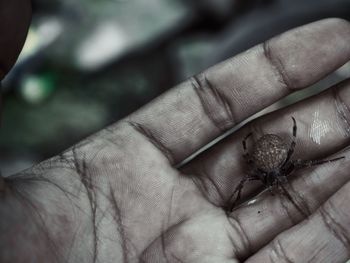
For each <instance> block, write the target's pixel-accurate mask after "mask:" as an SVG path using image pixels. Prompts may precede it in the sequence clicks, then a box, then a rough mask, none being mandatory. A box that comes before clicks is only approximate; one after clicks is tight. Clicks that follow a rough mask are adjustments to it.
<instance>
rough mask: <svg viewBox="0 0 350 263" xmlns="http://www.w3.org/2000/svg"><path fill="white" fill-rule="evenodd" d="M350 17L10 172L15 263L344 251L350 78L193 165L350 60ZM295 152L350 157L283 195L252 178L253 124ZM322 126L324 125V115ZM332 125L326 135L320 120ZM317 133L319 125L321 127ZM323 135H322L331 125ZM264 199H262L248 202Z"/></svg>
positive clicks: (7, 205)
mask: <svg viewBox="0 0 350 263" xmlns="http://www.w3.org/2000/svg"><path fill="white" fill-rule="evenodd" d="M349 43H350V25H349V23H348V22H345V21H343V20H338V19H329V20H323V21H319V22H316V23H313V24H309V25H306V26H304V27H301V28H298V29H295V30H293V31H290V32H287V33H285V34H283V35H281V36H278V37H276V38H274V39H272V40H270V41H268V42H266V43H264V44H262V45H259V46H256V47H254V48H252V49H251V50H249V51H247V52H245V53H243V54H240V55H238V56H236V57H235V58H233V59H230V60H228V61H225V62H223V63H221V64H219V65H217V66H214V67H213V68H210V69H209V70H207V71H206V72H204V73H201V74H199V75H198V76H196V77H194V78H192V79H190V80H188V81H186V82H185V83H182V84H180V85H178V86H177V87H175V88H174V89H172V90H170V91H168V92H166V93H165V94H163V95H162V96H160V97H159V98H157V99H156V100H154V101H153V102H151V103H150V104H148V105H146V106H145V107H143V108H141V109H140V110H139V111H137V112H135V113H133V114H132V115H130V116H128V117H127V118H125V119H123V120H121V121H120V122H118V123H116V124H115V125H112V126H110V127H108V128H106V129H104V130H103V131H101V132H99V133H98V134H96V135H94V136H91V137H90V138H88V139H86V140H84V141H83V142H81V143H79V144H78V145H75V146H73V147H72V148H71V149H68V150H67V151H65V152H64V153H62V154H60V155H59V156H56V157H54V158H52V159H50V160H47V161H45V162H43V163H41V164H39V165H37V166H35V167H33V168H32V169H29V170H28V171H24V172H22V173H20V174H18V175H15V176H12V177H10V178H8V179H7V180H6V190H5V191H4V192H3V197H2V199H1V202H0V222H1V224H0V227H1V229H0V230H1V233H2V235H1V238H0V244H1V252H0V261H1V262H26V261H28V259H31V260H33V261H36V262H56V261H57V262H152V263H153V262H201V263H203V262H217V263H221V262H239V261H246V262H344V261H345V260H346V259H348V258H349V257H350V256H349V253H350V240H349V236H350V207H349V206H348V202H349V201H350V195H349V194H348V191H349V189H350V183H348V181H349V179H350V175H349V174H348V170H347V169H349V167H350V163H349V162H348V161H347V160H348V158H349V157H350V153H349V152H348V150H342V149H344V147H345V146H347V145H348V142H349V126H348V125H349V118H350V117H349V116H350V115H349V114H350V112H349V110H348V106H347V105H349V103H350V82H349V81H345V82H343V83H341V84H339V85H337V86H335V87H333V88H331V89H329V90H327V91H325V92H323V93H321V94H319V95H316V96H314V97H312V98H309V99H307V100H305V101H302V102H300V103H296V104H294V105H291V106H289V107H287V108H284V109H281V110H278V111H275V112H272V113H270V114H268V115H265V116H263V117H260V118H258V119H255V120H253V121H252V122H250V123H248V124H247V125H245V126H243V127H242V128H241V129H239V130H238V131H236V132H234V133H233V134H231V135H230V136H228V137H227V138H225V139H224V140H222V141H220V142H219V143H217V144H216V145H215V146H213V147H211V148H209V149H207V150H206V151H204V152H203V153H201V154H200V155H199V156H197V157H196V158H195V159H193V160H191V161H189V162H188V163H186V164H185V165H184V166H182V167H180V168H177V166H176V165H177V164H179V163H180V162H182V161H183V160H184V159H186V158H187V157H188V156H190V155H191V154H193V153H194V152H195V151H197V150H198V149H199V148H201V147H203V146H205V145H206V144H207V143H208V142H210V141H211V140H213V139H214V138H216V137H217V136H219V135H220V134H222V133H223V132H225V131H226V130H227V129H229V128H231V127H233V126H235V125H236V124H238V123H240V122H242V121H244V120H245V119H246V118H248V117H249V116H251V115H252V114H254V113H256V112H258V111H260V110H261V109H263V108H265V107H267V106H269V105H271V104H272V103H273V102H275V101H277V100H278V99H280V98H282V97H284V96H286V95H288V94H290V93H291V92H293V91H295V90H298V89H301V88H304V87H307V86H309V85H311V84H313V83H314V82H316V81H318V80H319V79H321V78H323V77H324V76H325V75H326V74H328V73H331V72H332V71H334V70H335V69H336V68H338V67H339V66H341V65H342V64H344V63H346V62H347V61H348V60H349V59H350V45H349ZM291 116H294V117H295V119H296V120H297V124H298V135H297V146H296V152H295V155H294V158H298V157H300V158H302V159H315V158H319V157H326V156H328V155H335V156H336V155H337V152H339V151H341V153H340V154H339V156H340V155H342V156H343V155H344V156H346V159H345V160H342V161H339V162H334V163H331V164H327V165H324V166H318V167H315V168H313V169H305V170H300V171H299V172H298V173H297V174H294V176H293V178H291V186H286V187H287V189H288V191H290V192H291V193H292V194H293V196H295V197H296V200H295V201H296V202H297V203H298V204H300V205H301V206H302V207H306V208H307V211H309V212H310V216H309V217H308V218H304V217H303V215H302V214H300V212H299V211H298V209H296V207H295V206H294V205H293V204H291V203H290V202H289V201H288V200H286V199H285V198H283V197H282V196H280V195H274V196H272V195H270V194H269V193H263V194H261V195H259V196H258V198H253V199H252V197H253V196H255V195H256V194H257V193H258V191H259V184H249V185H247V186H246V188H244V191H243V193H242V200H243V201H247V203H246V204H245V205H242V206H240V207H237V209H235V210H234V211H233V212H232V213H227V211H225V208H226V207H228V206H229V203H228V199H229V197H230V195H231V194H232V191H233V189H234V188H235V186H236V185H237V184H238V182H239V181H240V180H241V178H242V177H243V176H244V175H245V173H246V170H247V166H246V164H245V162H244V159H243V157H242V154H243V149H242V145H241V142H242V140H243V138H244V137H245V135H246V134H248V133H249V132H251V131H254V133H256V134H257V135H262V134H264V133H274V134H279V135H281V136H285V137H286V138H288V136H289V134H290V132H291V128H292V123H291ZM317 124H321V127H320V128H317V127H316V128H315V127H314V126H313V125H317ZM314 129H316V132H317V131H322V133H321V135H319V134H318V135H319V137H318V138H320V141H319V140H317V141H314V140H313V138H315V137H314V136H316V135H317V134H316V135H315V134H314V132H315V130H314ZM318 135H317V136H318ZM320 136H321V137H320ZM249 200H251V202H248V201H249Z"/></svg>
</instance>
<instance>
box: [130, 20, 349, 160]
mask: <svg viewBox="0 0 350 263" xmlns="http://www.w3.org/2000/svg"><path fill="white" fill-rule="evenodd" d="M349 42H350V25H349V23H348V22H347V21H345V20H340V19H326V20H322V21H318V22H315V23H312V24H309V25H306V26H303V27H300V28H297V29H294V30H291V31H288V32H287V33H284V34H282V35H281V36H278V37H275V38H273V39H271V40H269V41H267V42H265V43H263V44H260V45H258V46H256V47H254V48H252V49H250V50H248V51H246V52H244V53H242V54H240V55H238V56H236V57H234V58H232V59H229V60H227V61H225V62H222V63H220V64H218V65H216V66H214V67H212V68H210V69H208V70H207V71H205V72H203V73H201V74H199V75H197V76H195V77H193V78H191V79H190V80H188V81H186V82H184V83H182V84H180V85H179V86H177V87H175V88H174V89H172V90H170V91H169V92H167V93H165V94H164V95H162V96H161V97H159V98H157V99H156V100H154V101H153V102H151V103H150V104H148V105H146V106H145V107H143V108H141V110H139V111H137V112H136V113H134V114H132V115H131V116H129V117H128V118H127V119H126V120H125V121H127V122H129V123H130V124H131V125H132V126H133V127H134V128H135V130H136V131H137V132H140V133H142V134H143V135H144V136H146V137H147V138H148V139H149V140H150V141H151V142H152V143H153V144H154V145H155V146H156V147H157V148H159V149H160V151H162V152H163V154H164V155H166V156H167V157H168V159H169V160H170V162H171V163H172V164H175V163H178V162H180V161H182V160H183V159H185V158H186V157H188V156H189V155H191V154H192V153H193V152H195V151H196V150H198V149H199V148H201V147H202V146H204V145H205V144H207V143H208V142H210V141H211V140H212V139H214V138H215V137H217V136H218V135H220V133H222V132H223V131H225V130H227V129H229V128H231V127H233V126H234V125H235V124H237V123H239V122H241V121H242V120H244V119H245V118H247V117H248V116H250V115H252V114H254V113H256V112H258V111H259V110H261V109H263V108H264V107H266V106H268V105H270V104H272V103H273V102H275V101H277V100H279V99H280V98H282V97H283V96H286V95H288V94H289V93H291V92H293V91H295V90H297V89H300V88H304V87H307V86H309V85H311V84H313V83H315V82H316V81H318V80H320V79H321V78H323V77H324V76H325V75H327V74H328V73H330V72H332V71H333V70H335V69H336V68H338V67H340V66H341V65H342V64H344V63H346V62H347V61H348V60H349V59H350V45H349Z"/></svg>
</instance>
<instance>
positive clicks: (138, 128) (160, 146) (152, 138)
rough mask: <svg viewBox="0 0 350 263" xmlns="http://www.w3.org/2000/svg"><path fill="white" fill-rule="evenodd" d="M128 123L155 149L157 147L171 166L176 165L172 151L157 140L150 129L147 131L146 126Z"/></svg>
mask: <svg viewBox="0 0 350 263" xmlns="http://www.w3.org/2000/svg"><path fill="white" fill-rule="evenodd" d="M128 123H129V124H130V126H131V127H133V128H134V129H135V130H136V131H137V132H138V133H140V134H141V135H143V136H144V137H145V138H146V139H147V140H148V141H149V142H150V143H151V144H153V146H154V147H156V148H157V149H158V150H159V151H161V152H162V153H163V154H164V156H165V157H166V158H167V159H168V160H169V162H170V163H171V164H174V163H175V160H174V157H173V154H172V153H171V151H170V150H169V149H168V148H167V147H165V146H164V144H163V143H162V142H160V141H159V140H158V139H156V137H155V136H154V135H153V134H152V132H151V131H150V130H149V129H147V128H146V127H145V126H144V125H141V124H139V123H137V122H131V121H129V122H128Z"/></svg>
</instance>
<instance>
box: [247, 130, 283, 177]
mask: <svg viewBox="0 0 350 263" xmlns="http://www.w3.org/2000/svg"><path fill="white" fill-rule="evenodd" d="M287 154H288V146H287V145H286V143H285V142H284V141H283V140H282V138H280V137H279V136H277V135H275V134H265V135H263V136H262V137H261V138H260V139H259V140H258V141H257V142H256V143H255V145H254V148H253V153H252V158H253V161H254V162H255V165H256V166H257V168H259V169H261V170H263V171H264V172H271V171H274V170H279V168H280V167H281V166H282V164H283V163H284V162H285V160H286V158H287Z"/></svg>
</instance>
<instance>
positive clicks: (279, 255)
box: [270, 238, 294, 263]
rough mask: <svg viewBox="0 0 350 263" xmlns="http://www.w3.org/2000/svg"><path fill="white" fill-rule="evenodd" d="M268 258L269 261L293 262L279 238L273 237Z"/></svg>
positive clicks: (277, 262)
mask: <svg viewBox="0 0 350 263" xmlns="http://www.w3.org/2000/svg"><path fill="white" fill-rule="evenodd" d="M270 259H271V262H276V263H281V262H286V263H293V262H294V261H293V260H291V259H290V258H289V257H288V256H287V253H286V251H285V249H284V248H283V246H282V244H281V241H280V239H279V238H275V239H274V241H273V245H272V253H270Z"/></svg>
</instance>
